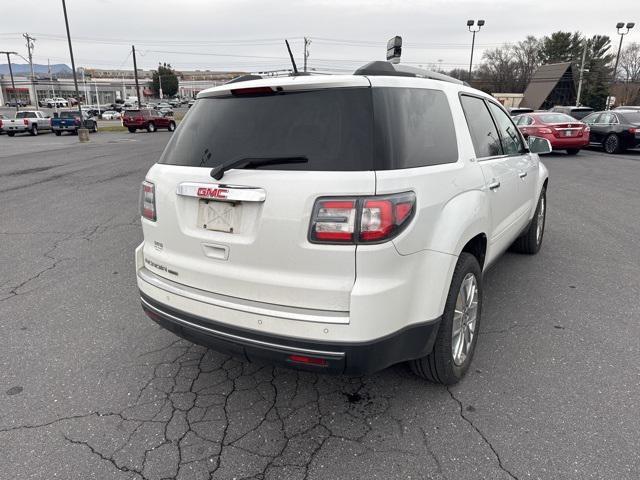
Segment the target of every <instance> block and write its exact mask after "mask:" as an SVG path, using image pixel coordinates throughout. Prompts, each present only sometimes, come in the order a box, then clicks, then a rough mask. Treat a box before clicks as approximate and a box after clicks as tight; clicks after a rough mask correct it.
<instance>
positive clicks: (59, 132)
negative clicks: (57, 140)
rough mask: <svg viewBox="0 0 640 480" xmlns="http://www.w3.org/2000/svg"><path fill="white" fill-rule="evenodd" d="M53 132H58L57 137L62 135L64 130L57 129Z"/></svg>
mask: <svg viewBox="0 0 640 480" xmlns="http://www.w3.org/2000/svg"><path fill="white" fill-rule="evenodd" d="M53 133H55V134H56V137H59V136H60V135H62V132H61V131H60V130H55V131H54V132H53Z"/></svg>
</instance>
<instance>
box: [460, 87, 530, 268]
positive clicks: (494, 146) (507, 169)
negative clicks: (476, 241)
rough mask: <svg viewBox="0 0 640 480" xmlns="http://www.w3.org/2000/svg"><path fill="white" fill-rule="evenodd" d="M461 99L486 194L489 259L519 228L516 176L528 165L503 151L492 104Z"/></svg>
mask: <svg viewBox="0 0 640 480" xmlns="http://www.w3.org/2000/svg"><path fill="white" fill-rule="evenodd" d="M460 99H461V102H462V107H463V110H464V113H465V117H466V119H467V124H468V126H469V132H470V133H471V139H472V141H473V145H474V149H475V152H476V159H477V160H478V162H479V164H480V167H481V169H482V173H483V175H484V177H485V185H486V187H485V188H486V189H487V190H488V193H489V203H490V205H491V226H492V230H491V232H489V235H488V237H489V250H490V251H489V252H488V256H489V257H493V256H495V255H497V254H499V253H500V252H501V251H503V250H505V249H506V248H507V247H508V246H509V245H510V243H511V242H512V240H513V237H514V236H515V235H516V234H517V232H518V229H519V228H520V227H519V225H520V223H521V222H522V216H523V214H524V211H523V210H524V206H522V205H521V204H522V198H523V197H522V191H521V189H522V185H521V181H522V180H521V179H520V177H519V173H520V170H521V169H526V168H528V163H529V162H528V161H525V160H523V159H522V158H521V157H522V154H520V153H512V152H510V151H507V152H505V151H504V150H503V144H502V142H501V136H500V133H499V128H498V126H497V125H496V122H495V121H494V119H493V117H492V115H491V113H490V110H489V108H490V107H489V105H487V103H489V104H491V102H486V101H485V100H484V99H483V98H480V97H476V96H472V95H467V94H464V95H461V97H460ZM511 125H513V123H511ZM513 128H514V129H515V128H516V127H515V125H513ZM509 145H510V148H511V144H509ZM525 178H526V177H525ZM488 260H490V258H488Z"/></svg>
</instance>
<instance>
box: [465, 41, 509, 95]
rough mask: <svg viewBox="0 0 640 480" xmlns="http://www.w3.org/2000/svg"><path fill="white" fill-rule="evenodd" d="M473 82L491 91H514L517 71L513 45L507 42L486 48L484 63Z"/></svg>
mask: <svg viewBox="0 0 640 480" xmlns="http://www.w3.org/2000/svg"><path fill="white" fill-rule="evenodd" d="M472 83H473V84H477V86H478V88H480V89H482V90H484V91H486V92H489V93H491V92H514V91H515V90H516V89H517V72H516V60H515V57H514V54H513V46H512V45H509V44H505V45H503V46H502V47H498V48H494V49H492V50H485V52H484V54H483V55H482V64H481V65H480V67H479V68H478V71H477V74H476V79H475V80H474V81H473V82H472Z"/></svg>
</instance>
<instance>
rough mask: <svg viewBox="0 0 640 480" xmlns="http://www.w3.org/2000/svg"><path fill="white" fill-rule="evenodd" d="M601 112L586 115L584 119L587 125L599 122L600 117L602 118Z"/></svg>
mask: <svg viewBox="0 0 640 480" xmlns="http://www.w3.org/2000/svg"><path fill="white" fill-rule="evenodd" d="M600 116H601V114H600V113H592V114H591V115H588V116H586V117H585V118H583V119H582V121H583V122H584V123H586V124H587V125H593V124H594V123H598V119H599V118H600Z"/></svg>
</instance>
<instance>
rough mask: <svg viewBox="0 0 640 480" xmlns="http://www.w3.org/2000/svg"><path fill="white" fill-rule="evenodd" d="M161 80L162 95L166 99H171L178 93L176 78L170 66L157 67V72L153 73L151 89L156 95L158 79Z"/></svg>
mask: <svg viewBox="0 0 640 480" xmlns="http://www.w3.org/2000/svg"><path fill="white" fill-rule="evenodd" d="M158 76H160V77H161V80H162V93H163V95H166V96H168V97H171V96H173V95H175V94H176V93H178V77H177V76H176V74H175V72H174V71H173V69H172V68H171V65H170V64H168V63H164V64H162V65H158V70H156V71H155V72H153V80H152V81H151V89H152V90H153V91H154V92H155V94H156V95H159V93H160V79H159V78H158Z"/></svg>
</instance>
